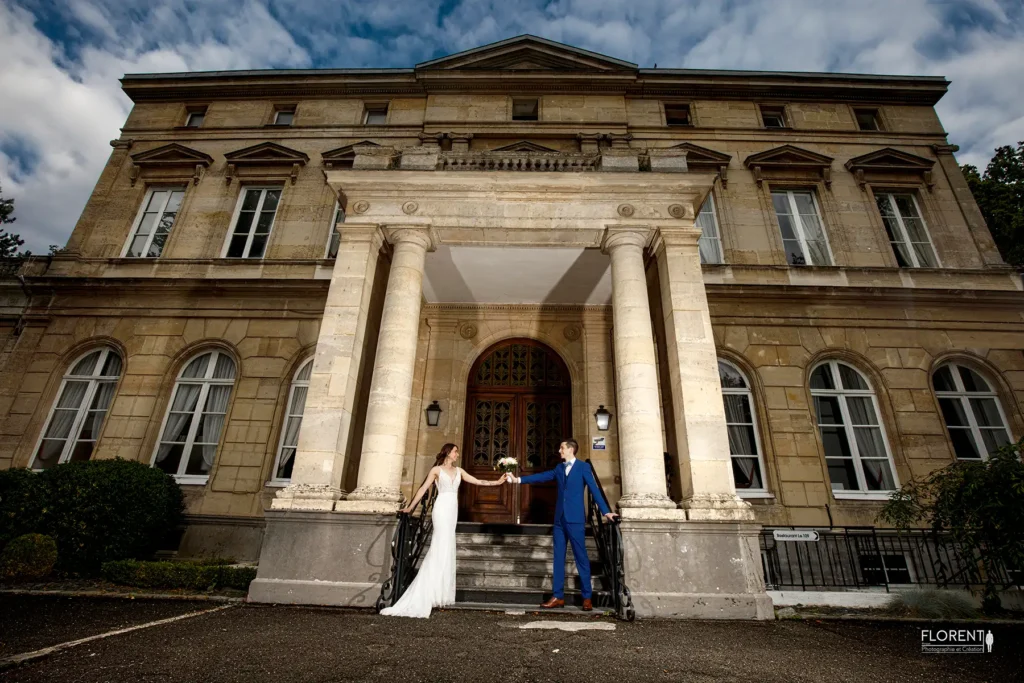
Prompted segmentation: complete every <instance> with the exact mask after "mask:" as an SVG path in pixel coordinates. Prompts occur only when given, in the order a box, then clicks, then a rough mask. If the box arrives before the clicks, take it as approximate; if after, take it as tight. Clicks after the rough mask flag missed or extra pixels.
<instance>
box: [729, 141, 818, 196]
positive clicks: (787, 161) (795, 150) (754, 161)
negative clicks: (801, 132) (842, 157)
mask: <svg viewBox="0 0 1024 683" xmlns="http://www.w3.org/2000/svg"><path fill="white" fill-rule="evenodd" d="M832 161H833V160H832V157H828V156H825V155H824V154H818V153H817V152H812V151H811V150H809V149H802V148H800V147H797V146H795V145H782V146H780V147H774V148H772V149H769V150H766V151H764V152H758V153H757V154H751V155H750V156H748V157H747V158H746V159H745V160H744V161H743V164H744V165H745V166H746V167H747V168H749V169H750V170H751V172H752V173H753V174H754V181H755V182H757V185H758V187H760V186H761V184H762V183H763V182H764V174H765V172H769V173H770V174H785V173H786V172H788V171H794V170H795V171H812V172H814V173H816V174H818V175H819V176H820V178H821V179H822V180H823V181H824V182H825V186H826V187H831V186H832Z"/></svg>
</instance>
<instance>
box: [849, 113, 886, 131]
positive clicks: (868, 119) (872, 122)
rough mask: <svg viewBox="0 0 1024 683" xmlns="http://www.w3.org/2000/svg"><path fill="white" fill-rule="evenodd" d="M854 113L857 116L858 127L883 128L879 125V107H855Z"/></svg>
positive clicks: (864, 128) (863, 128)
mask: <svg viewBox="0 0 1024 683" xmlns="http://www.w3.org/2000/svg"><path fill="white" fill-rule="evenodd" d="M853 115H854V116H856V117H857V127H858V128H860V129H861V130H882V127H881V126H880V125H878V110H877V109H854V110H853Z"/></svg>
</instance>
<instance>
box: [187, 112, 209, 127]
mask: <svg viewBox="0 0 1024 683" xmlns="http://www.w3.org/2000/svg"><path fill="white" fill-rule="evenodd" d="M204 120H206V107H203V108H202V109H196V110H194V111H190V112H189V113H188V117H187V118H186V119H185V125H186V126H188V127H189V128H199V126H201V125H203V121H204Z"/></svg>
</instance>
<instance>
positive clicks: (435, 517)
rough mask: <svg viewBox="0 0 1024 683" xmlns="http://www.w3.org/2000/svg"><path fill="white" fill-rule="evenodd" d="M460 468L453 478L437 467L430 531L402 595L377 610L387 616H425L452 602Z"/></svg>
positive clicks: (453, 600) (423, 617)
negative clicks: (435, 491)
mask: <svg viewBox="0 0 1024 683" xmlns="http://www.w3.org/2000/svg"><path fill="white" fill-rule="evenodd" d="M461 481H462V470H460V469H457V470H456V471H455V477H454V479H453V478H451V477H449V476H448V473H447V472H445V471H444V468H442V469H441V472H440V474H439V475H438V477H437V481H436V482H435V486H437V498H435V499H434V509H433V512H431V514H430V519H431V521H432V522H433V532H432V536H431V539H430V547H429V548H428V549H427V555H426V557H424V558H423V562H422V564H420V570H419V573H417V574H416V578H415V579H413V581H412V585H410V586H409V587H408V588H407V589H406V591H405V593H403V594H402V597H401V598H400V599H399V600H398V602H396V603H395V604H394V605H393V606H391V607H386V608H384V609H382V610H381V611H380V613H381V614H383V615H385V616H388V617H417V618H420V619H427V618H429V617H430V610H431V609H433V608H434V607H444V606H445V605H450V604H452V603H453V602H455V525H456V523H457V522H458V521H459V484H460V483H461Z"/></svg>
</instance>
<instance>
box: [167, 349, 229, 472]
mask: <svg viewBox="0 0 1024 683" xmlns="http://www.w3.org/2000/svg"><path fill="white" fill-rule="evenodd" d="M234 384H235V362H234V361H233V360H231V357H230V356H228V354H226V353H225V352H223V351H207V352H206V353H203V354H201V355H199V356H196V357H195V358H193V359H192V360H191V361H189V362H188V364H187V365H185V369H184V370H182V371H181V374H180V375H178V381H177V382H176V383H175V385H174V395H173V397H172V398H171V405H170V407H169V408H168V409H167V416H166V417H165V418H164V426H163V429H162V430H161V436H160V443H159V444H157V448H156V454H155V455H154V458H153V464H154V465H155V466H156V467H159V468H160V469H162V470H163V471H164V472H167V473H168V474H173V475H175V476H176V477H177V479H178V481H182V482H184V483H205V482H206V479H207V477H208V476H209V474H210V468H212V467H213V460H214V457H215V456H216V455H217V444H218V443H220V433H221V431H222V430H223V429H224V417H225V415H226V413H227V410H228V401H229V400H230V398H231V387H232V386H234Z"/></svg>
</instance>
